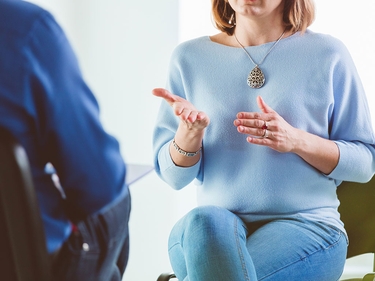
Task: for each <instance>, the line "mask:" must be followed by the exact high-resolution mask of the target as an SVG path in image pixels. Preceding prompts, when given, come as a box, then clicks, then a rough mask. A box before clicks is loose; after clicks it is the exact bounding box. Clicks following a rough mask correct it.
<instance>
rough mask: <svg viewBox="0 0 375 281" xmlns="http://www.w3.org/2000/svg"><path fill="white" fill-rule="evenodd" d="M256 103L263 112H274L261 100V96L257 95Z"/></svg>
mask: <svg viewBox="0 0 375 281" xmlns="http://www.w3.org/2000/svg"><path fill="white" fill-rule="evenodd" d="M257 104H258V107H259V108H260V110H261V111H262V112H263V113H270V112H274V110H273V109H272V108H271V107H270V106H269V105H267V104H266V103H265V101H264V100H263V98H262V97H261V96H257Z"/></svg>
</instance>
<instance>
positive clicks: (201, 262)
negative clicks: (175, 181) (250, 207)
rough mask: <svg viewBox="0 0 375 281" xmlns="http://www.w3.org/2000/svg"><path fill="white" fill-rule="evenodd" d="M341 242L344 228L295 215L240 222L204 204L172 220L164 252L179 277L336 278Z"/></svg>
mask: <svg viewBox="0 0 375 281" xmlns="http://www.w3.org/2000/svg"><path fill="white" fill-rule="evenodd" d="M347 245H348V242H347V239H346V236H345V234H343V233H342V232H341V231H340V230H338V229H336V228H335V227H331V226H328V225H325V224H323V223H321V222H314V221H307V220H306V219H303V218H300V217H298V216H296V217H293V218H290V219H280V220H274V221H270V222H262V223H244V222H243V221H242V220H241V219H240V218H239V217H238V216H236V215H235V214H233V213H231V212H230V211H228V210H226V209H223V208H219V207H214V206H204V207H198V208H195V209H193V210H192V211H191V212H189V213H188V214H187V215H186V216H184V217H183V218H182V219H181V220H179V221H178V222H177V223H176V225H175V226H174V228H173V230H172V232H171V235H170V237H169V256H170V260H171V264H172V268H173V270H174V272H175V274H176V276H177V277H178V279H179V280H181V281H189V280H190V281H199V280H204V281H211V280H212V281H221V280H223V281H242V280H243V281H255V280H262V281H285V280H288V281H294V280H295V281H301V280H303V281H336V280H339V278H340V276H341V274H342V271H343V268H344V264H345V259H346V251H347Z"/></svg>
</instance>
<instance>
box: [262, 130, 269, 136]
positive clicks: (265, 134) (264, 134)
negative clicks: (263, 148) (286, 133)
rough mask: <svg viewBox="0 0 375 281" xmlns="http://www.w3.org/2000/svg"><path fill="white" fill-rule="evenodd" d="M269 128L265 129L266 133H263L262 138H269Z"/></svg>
mask: <svg viewBox="0 0 375 281" xmlns="http://www.w3.org/2000/svg"><path fill="white" fill-rule="evenodd" d="M268 132H269V131H268V130H267V129H264V133H263V135H262V138H268V136H269V135H268Z"/></svg>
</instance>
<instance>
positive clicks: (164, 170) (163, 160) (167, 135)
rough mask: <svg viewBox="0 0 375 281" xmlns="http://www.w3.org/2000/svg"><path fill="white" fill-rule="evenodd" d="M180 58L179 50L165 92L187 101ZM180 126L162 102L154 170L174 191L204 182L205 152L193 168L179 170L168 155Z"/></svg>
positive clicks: (155, 132)
mask: <svg viewBox="0 0 375 281" xmlns="http://www.w3.org/2000/svg"><path fill="white" fill-rule="evenodd" d="M178 56H179V55H178V48H177V49H176V50H175V51H174V52H173V54H172V58H171V62H170V66H169V77H168V80H167V86H166V88H167V89H168V90H169V91H170V92H171V93H173V94H175V95H179V96H181V97H183V98H186V96H185V94H184V87H183V82H182V73H181V72H180V67H179V63H178ZM178 124H179V119H178V117H176V116H175V115H174V112H173V109H172V108H171V106H169V105H168V103H167V102H165V101H164V100H162V101H161V105H160V108H159V113H158V116H157V120H156V126H155V129H154V135H153V146H154V166H155V171H156V173H157V174H158V175H159V177H160V178H161V179H163V180H164V181H165V182H166V183H168V184H169V185H170V186H171V187H172V188H174V189H181V188H183V187H185V186H186V185H188V184H189V183H191V182H192V181H193V180H194V179H197V181H196V183H199V182H200V181H201V180H202V173H201V166H202V161H203V160H202V157H204V152H203V150H202V152H201V158H200V160H199V161H198V163H196V164H195V165H194V166H191V167H179V166H177V165H176V164H175V163H174V162H173V161H172V158H171V156H170V154H169V146H170V143H171V141H172V140H173V138H174V135H175V133H176V130H177V127H178Z"/></svg>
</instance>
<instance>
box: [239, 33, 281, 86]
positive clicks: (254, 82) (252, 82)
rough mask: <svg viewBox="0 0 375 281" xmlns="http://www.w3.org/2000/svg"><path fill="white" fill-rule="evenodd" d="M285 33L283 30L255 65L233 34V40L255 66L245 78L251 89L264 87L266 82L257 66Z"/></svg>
mask: <svg viewBox="0 0 375 281" xmlns="http://www.w3.org/2000/svg"><path fill="white" fill-rule="evenodd" d="M285 31H286V29H284V31H283V33H282V34H281V35H280V37H279V38H278V39H277V40H276V42H275V43H273V45H272V46H271V48H270V49H269V50H268V52H267V53H266V55H265V56H264V57H263V59H262V60H261V61H260V62H259V63H256V62H255V61H254V60H253V58H252V57H251V56H250V54H249V52H248V51H247V50H246V49H245V47H244V46H243V45H242V44H241V43H240V41H239V40H238V38H237V36H236V33H234V34H233V35H234V38H236V41H237V43H238V44H239V45H240V46H241V48H242V50H244V52H245V54H246V55H247V56H248V57H249V59H250V60H251V62H252V63H253V64H254V65H255V67H254V68H253V69H252V70H251V71H250V73H249V75H248V77H247V84H248V85H249V86H250V87H251V88H255V89H258V88H261V87H262V86H263V85H264V83H265V81H266V77H265V75H264V73H263V71H262V70H261V69H260V68H259V66H260V65H261V64H262V63H263V61H264V60H265V59H266V57H267V56H268V54H269V53H271V51H272V50H273V48H274V47H275V46H276V44H277V43H279V41H280V40H281V38H283V36H284V34H285Z"/></svg>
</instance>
